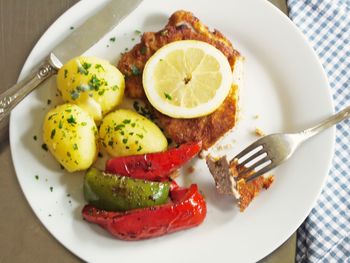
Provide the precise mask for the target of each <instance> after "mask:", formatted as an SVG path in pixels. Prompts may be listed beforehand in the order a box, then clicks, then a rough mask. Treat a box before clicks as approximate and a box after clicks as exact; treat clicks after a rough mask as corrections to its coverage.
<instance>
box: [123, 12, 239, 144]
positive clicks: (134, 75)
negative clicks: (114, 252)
mask: <svg viewBox="0 0 350 263" xmlns="http://www.w3.org/2000/svg"><path fill="white" fill-rule="evenodd" d="M179 40H198V41H203V42H206V43H208V44H210V45H212V46H214V47H215V48H217V49H218V50H220V51H221V52H222V53H223V54H224V55H225V57H226V58H227V60H228V62H229V64H230V66H231V70H232V71H233V80H235V79H237V78H239V77H240V72H241V70H240V67H241V64H242V57H241V55H240V54H239V52H238V51H236V50H235V49H234V48H233V46H232V44H231V42H230V41H229V40H228V39H227V38H226V37H225V36H223V35H222V34H221V33H220V32H219V31H217V30H214V31H212V32H211V31H209V29H208V27H207V26H205V25H204V24H203V23H201V22H200V21H199V19H198V18H196V17H195V16H194V15H193V14H192V13H190V12H186V11H177V12H175V13H174V14H173V15H171V17H170V18H169V22H168V24H167V25H166V26H165V28H164V29H162V30H160V31H159V32H146V33H144V34H143V36H142V38H141V43H139V44H137V45H135V46H134V47H133V49H132V50H130V51H129V52H127V53H125V54H124V55H123V56H122V57H121V59H120V61H119V63H118V68H119V69H120V71H121V72H122V73H123V74H124V75H125V76H126V82H125V87H126V90H125V92H126V94H127V96H129V97H131V98H134V99H141V100H144V101H146V102H147V97H146V95H145V92H144V87H143V85H142V72H143V69H144V66H145V64H146V62H147V61H148V59H149V58H150V57H151V56H152V55H153V54H154V53H155V52H156V51H157V50H159V49H160V48H161V47H163V46H164V45H166V44H168V43H172V42H175V41H179ZM237 90H238V85H237V82H233V83H232V86H231V89H230V91H229V93H228V95H227V97H226V98H225V100H224V102H223V103H222V104H221V105H220V107H219V108H218V109H216V110H215V111H214V112H213V113H211V114H209V115H207V116H203V117H199V118H192V119H179V118H172V117H169V116H166V115H164V114H162V113H160V112H159V111H157V110H156V109H154V108H153V107H152V109H153V113H154V115H155V117H156V118H157V121H158V123H159V125H160V126H161V128H163V129H164V131H165V133H166V134H168V135H169V136H170V137H171V138H172V139H173V140H174V141H175V142H176V143H178V144H182V143H185V142H190V141H202V143H203V148H204V149H208V148H209V147H210V146H212V145H213V144H214V143H215V142H216V141H217V140H218V139H219V138H221V137H222V136H223V135H224V134H225V133H226V132H228V131H229V130H231V129H232V128H233V127H234V126H235V124H236V116H237Z"/></svg>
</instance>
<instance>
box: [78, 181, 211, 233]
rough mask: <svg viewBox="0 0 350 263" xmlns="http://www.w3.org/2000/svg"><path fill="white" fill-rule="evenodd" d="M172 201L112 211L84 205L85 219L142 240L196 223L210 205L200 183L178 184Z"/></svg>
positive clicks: (172, 192)
mask: <svg viewBox="0 0 350 263" xmlns="http://www.w3.org/2000/svg"><path fill="white" fill-rule="evenodd" d="M170 196H171V202H169V203H167V204H164V205H159V206H154V207H149V208H143V209H135V210H131V211H126V212H110V211H105V210H101V209H98V208H96V207H94V206H92V205H86V206H85V207H84V208H83V211H82V213H83V217H84V219H85V220H87V221H89V222H91V223H95V224H98V225H100V226H101V227H103V228H105V229H106V230H107V231H108V232H110V233H111V234H112V235H114V236H116V237H117V238H119V239H122V240H141V239H146V238H151V237H157V236H161V235H164V234H167V233H172V232H175V231H179V230H183V229H187V228H191V227H195V226H197V225H199V224H200V223H202V222H203V220H204V218H205V216H206V212H207V208H206V203H205V200H204V198H203V196H202V195H201V194H200V193H199V192H198V188H197V185H195V184H193V185H191V186H190V187H189V188H185V189H183V188H180V187H176V188H174V189H173V190H172V191H171V194H170Z"/></svg>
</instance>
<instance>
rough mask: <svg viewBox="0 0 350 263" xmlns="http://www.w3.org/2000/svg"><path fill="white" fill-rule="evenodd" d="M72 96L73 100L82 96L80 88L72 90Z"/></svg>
mask: <svg viewBox="0 0 350 263" xmlns="http://www.w3.org/2000/svg"><path fill="white" fill-rule="evenodd" d="M70 97H71V98H72V100H76V99H77V98H79V97H80V93H79V91H78V90H72V91H71V93H70Z"/></svg>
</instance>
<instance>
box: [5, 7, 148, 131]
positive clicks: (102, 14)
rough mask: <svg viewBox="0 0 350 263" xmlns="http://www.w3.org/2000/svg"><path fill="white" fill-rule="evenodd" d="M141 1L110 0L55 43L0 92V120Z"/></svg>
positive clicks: (114, 25) (109, 29) (115, 24)
mask: <svg viewBox="0 0 350 263" xmlns="http://www.w3.org/2000/svg"><path fill="white" fill-rule="evenodd" d="M141 2H142V0H110V1H109V2H108V3H107V4H106V5H105V6H104V7H103V8H102V9H101V10H100V11H98V12H97V13H96V14H95V15H93V16H91V17H90V18H88V19H87V20H86V21H85V22H84V23H83V24H82V25H81V26H79V27H78V28H77V29H76V30H75V31H73V32H72V34H70V35H69V36H68V37H67V38H65V39H64V40H63V41H62V42H61V43H59V44H58V45H57V46H56V47H55V48H54V49H53V50H52V52H51V53H50V54H49V56H48V58H47V59H46V60H44V61H43V62H42V63H40V64H39V66H37V67H35V68H34V69H33V70H32V72H31V73H30V74H29V75H28V76H27V77H26V78H24V79H23V80H21V81H20V82H18V83H17V84H15V85H14V86H12V87H11V88H9V89H8V90H7V91H5V92H4V93H2V94H0V124H1V123H2V122H3V121H5V120H7V119H8V118H6V117H7V116H8V115H9V113H10V111H11V110H12V109H13V108H14V107H15V106H16V105H17V104H18V103H19V102H20V101H21V100H22V99H23V98H25V97H26V96H27V95H28V94H29V93H30V92H31V91H32V90H33V89H35V88H36V87H37V86H39V85H40V84H41V83H42V82H43V81H44V80H46V79H47V78H49V77H50V76H52V75H54V74H56V73H57V71H58V70H59V69H60V68H61V67H62V65H63V64H64V63H66V62H67V61H68V60H70V59H71V58H73V57H76V56H79V55H81V54H82V53H84V52H85V51H86V50H88V49H89V48H90V47H91V46H93V45H94V44H95V43H96V42H97V41H98V40H100V39H101V38H102V37H103V36H104V35H106V34H107V33H108V32H109V31H111V30H112V29H113V28H114V27H116V26H117V25H118V24H119V23H120V22H121V21H122V20H123V19H124V18H125V17H126V16H127V15H129V14H130V13H131V12H132V11H133V10H134V9H136V8H137V6H138V5H139V4H140V3H141ZM2 126H4V125H2ZM2 126H0V127H2Z"/></svg>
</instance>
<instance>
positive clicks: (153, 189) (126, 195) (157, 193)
mask: <svg viewBox="0 0 350 263" xmlns="http://www.w3.org/2000/svg"><path fill="white" fill-rule="evenodd" d="M170 184H171V183H170V182H151V181H145V180H141V179H134V178H130V177H127V176H119V175H115V174H107V173H103V172H101V171H99V170H97V169H95V168H91V169H90V170H89V171H88V172H87V173H86V175H85V178H84V196H85V199H86V201H87V202H88V203H89V204H92V205H94V206H96V207H98V208H100V209H106V210H110V211H126V210H130V209H135V208H142V207H149V206H154V205H160V204H164V203H165V202H167V201H168V197H169V189H170ZM172 188H174V186H172Z"/></svg>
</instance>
